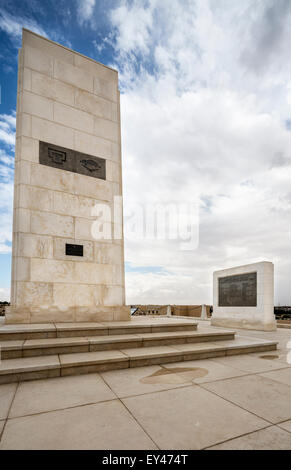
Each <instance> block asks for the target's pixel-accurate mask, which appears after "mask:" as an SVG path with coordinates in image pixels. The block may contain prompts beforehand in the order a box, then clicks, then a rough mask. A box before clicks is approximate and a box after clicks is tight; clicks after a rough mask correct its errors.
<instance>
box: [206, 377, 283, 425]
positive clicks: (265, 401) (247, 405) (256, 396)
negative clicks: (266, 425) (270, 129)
mask: <svg viewBox="0 0 291 470" xmlns="http://www.w3.org/2000/svg"><path fill="white" fill-rule="evenodd" d="M201 386H202V387H203V388H204V389H206V390H210V391H212V392H214V393H216V394H217V395H219V396H220V397H222V398H224V399H226V400H229V401H231V402H232V403H235V404H236V405H238V406H241V407H242V408H244V409H245V410H248V411H250V412H252V413H254V414H256V415H257V416H260V417H262V418H264V419H266V420H268V421H270V422H271V423H273V424H276V423H279V422H280V421H285V420H288V419H290V418H291V387H289V386H288V385H285V384H282V383H278V382H275V381H273V380H270V379H267V378H265V377H261V376H259V375H248V376H244V377H237V378H233V379H226V380H221V381H217V382H212V383H207V384H202V385H201Z"/></svg>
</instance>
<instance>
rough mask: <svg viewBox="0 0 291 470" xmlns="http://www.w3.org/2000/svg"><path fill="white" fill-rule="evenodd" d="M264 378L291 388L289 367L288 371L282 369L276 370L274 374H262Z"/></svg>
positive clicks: (290, 370)
mask: <svg viewBox="0 0 291 470" xmlns="http://www.w3.org/2000/svg"><path fill="white" fill-rule="evenodd" d="M260 375H261V376H262V377H266V378H267V379H270V380H275V381H276V382H280V383H282V384H286V385H290V387H291V368H290V367H288V368H287V369H280V370H274V371H272V372H264V373H263V374H260Z"/></svg>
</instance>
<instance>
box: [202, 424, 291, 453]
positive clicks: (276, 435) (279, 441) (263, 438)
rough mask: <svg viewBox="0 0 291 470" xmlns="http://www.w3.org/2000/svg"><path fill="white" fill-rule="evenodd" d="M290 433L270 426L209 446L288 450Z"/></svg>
mask: <svg viewBox="0 0 291 470" xmlns="http://www.w3.org/2000/svg"><path fill="white" fill-rule="evenodd" d="M290 449H291V434H290V433H288V432H286V431H284V430H283V429H280V428H278V427H277V426H271V427H269V428H266V429H261V430H260V431H256V432H253V433H251V434H248V435H246V436H241V437H238V438H237V439H232V440H230V441H227V442H224V443H222V444H218V445H217V446H214V447H211V448H210V450H290Z"/></svg>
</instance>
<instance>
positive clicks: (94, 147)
mask: <svg viewBox="0 0 291 470" xmlns="http://www.w3.org/2000/svg"><path fill="white" fill-rule="evenodd" d="M74 143H75V150H77V151H78V152H83V153H85V154H89V155H93V156H94V157H101V158H109V159H112V147H111V142H109V141H108V140H105V139H102V138H101V137H97V136H94V135H90V134H85V133H84V132H79V131H77V130H75V131H74ZM113 159H114V158H113Z"/></svg>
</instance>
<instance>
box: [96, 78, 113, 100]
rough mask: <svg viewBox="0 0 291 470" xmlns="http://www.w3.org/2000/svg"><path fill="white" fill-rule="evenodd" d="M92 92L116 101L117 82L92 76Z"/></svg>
mask: <svg viewBox="0 0 291 470" xmlns="http://www.w3.org/2000/svg"><path fill="white" fill-rule="evenodd" d="M94 93H95V94H96V95H99V96H102V97H103V98H105V99H107V100H110V101H114V102H115V103H116V102H117V96H118V90H117V82H116V81H115V80H114V81H108V80H104V79H102V78H100V77H94Z"/></svg>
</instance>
